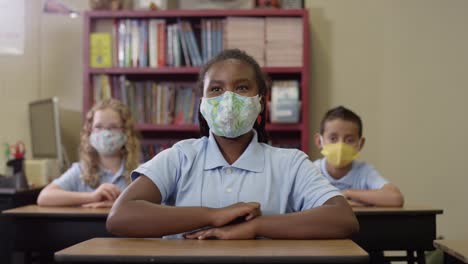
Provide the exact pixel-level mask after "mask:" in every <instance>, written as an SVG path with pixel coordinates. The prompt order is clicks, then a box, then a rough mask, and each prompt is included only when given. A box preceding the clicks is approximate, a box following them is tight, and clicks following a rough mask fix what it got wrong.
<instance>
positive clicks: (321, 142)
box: [320, 135, 325, 148]
mask: <svg viewBox="0 0 468 264" xmlns="http://www.w3.org/2000/svg"><path fill="white" fill-rule="evenodd" d="M320 145H321V147H322V148H323V146H325V144H323V136H322V135H320Z"/></svg>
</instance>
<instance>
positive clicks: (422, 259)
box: [416, 250, 426, 264]
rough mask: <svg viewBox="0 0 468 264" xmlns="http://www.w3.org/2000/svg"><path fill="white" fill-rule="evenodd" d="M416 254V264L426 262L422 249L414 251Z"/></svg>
mask: <svg viewBox="0 0 468 264" xmlns="http://www.w3.org/2000/svg"><path fill="white" fill-rule="evenodd" d="M416 254H417V255H418V264H426V255H424V251H423V250H418V251H416Z"/></svg>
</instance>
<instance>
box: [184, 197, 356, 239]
mask: <svg viewBox="0 0 468 264" xmlns="http://www.w3.org/2000/svg"><path fill="white" fill-rule="evenodd" d="M358 230H359V224H358V222H357V219H356V217H355V215H354V213H353V211H352V209H351V208H350V206H349V205H348V203H347V202H346V200H345V199H344V198H343V197H341V196H336V197H333V198H331V199H329V200H328V201H327V202H326V203H325V204H324V205H323V206H320V207H316V208H313V209H309V210H305V211H302V212H296V213H290V214H282V215H271V216H260V217H257V218H255V219H253V220H252V221H249V222H244V223H241V224H236V225H230V226H225V227H220V228H212V229H209V230H203V231H199V232H195V233H193V234H191V235H187V236H186V237H187V238H189V239H207V238H218V239H253V238H255V237H268V238H277V239H324V238H327V239H330V238H347V237H350V236H351V235H352V234H353V233H355V232H357V231H358Z"/></svg>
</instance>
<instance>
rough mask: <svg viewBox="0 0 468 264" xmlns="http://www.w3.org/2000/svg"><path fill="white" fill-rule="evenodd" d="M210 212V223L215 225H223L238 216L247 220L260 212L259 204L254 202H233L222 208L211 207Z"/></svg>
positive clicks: (236, 218)
mask: <svg viewBox="0 0 468 264" xmlns="http://www.w3.org/2000/svg"><path fill="white" fill-rule="evenodd" d="M212 212H213V213H212V219H213V221H212V225H213V226H215V227H221V226H225V225H227V224H229V223H231V222H233V221H235V220H238V219H239V218H241V220H245V221H249V220H252V219H254V218H255V217H257V216H260V215H261V214H262V213H261V211H260V204H259V203H256V202H249V203H244V202H240V203H235V204H233V205H230V206H226V207H223V208H217V209H213V211H212Z"/></svg>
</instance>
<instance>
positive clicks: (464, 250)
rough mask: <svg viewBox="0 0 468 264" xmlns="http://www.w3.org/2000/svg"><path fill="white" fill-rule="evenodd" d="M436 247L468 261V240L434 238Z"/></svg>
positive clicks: (465, 261)
mask: <svg viewBox="0 0 468 264" xmlns="http://www.w3.org/2000/svg"><path fill="white" fill-rule="evenodd" d="M434 247H436V248H439V249H441V250H442V251H444V252H445V253H447V254H449V255H451V256H453V257H455V258H457V259H459V260H461V261H463V262H464V263H468V240H445V239H444V240H434Z"/></svg>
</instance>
